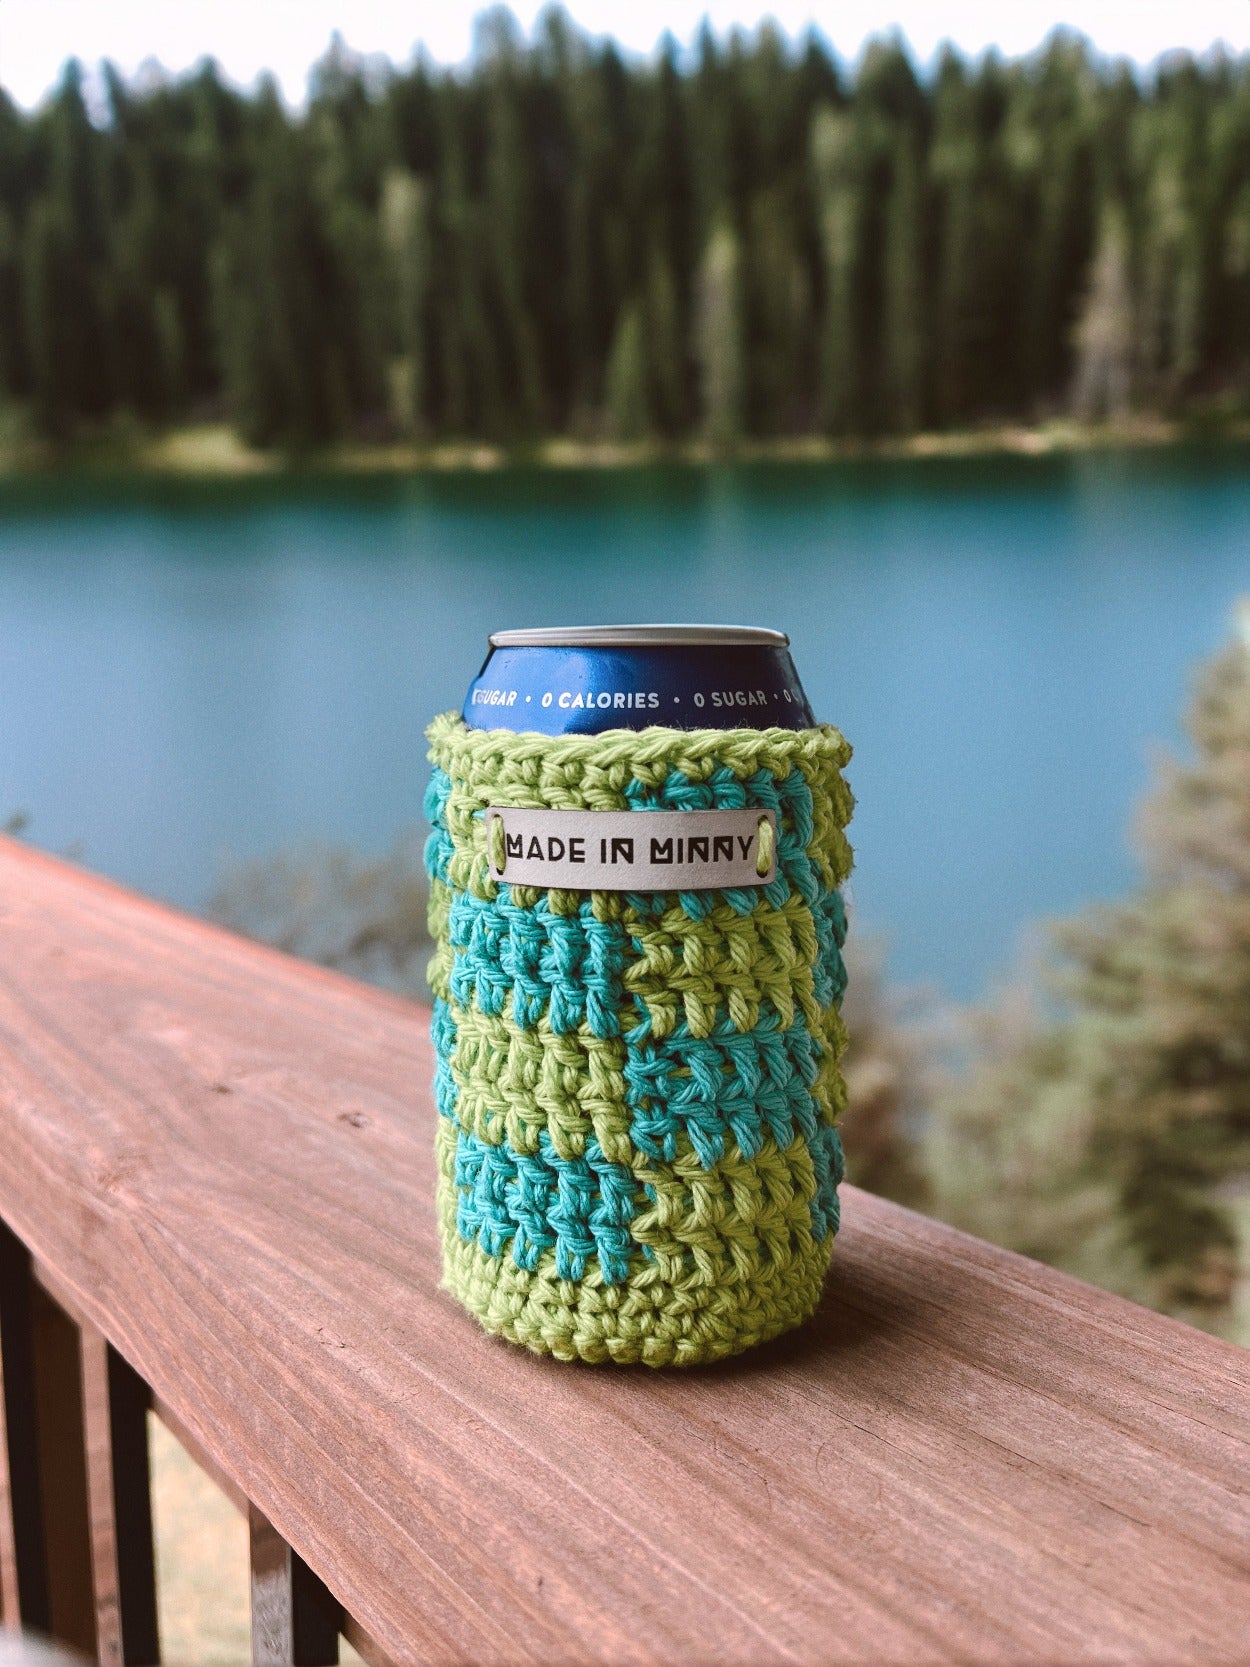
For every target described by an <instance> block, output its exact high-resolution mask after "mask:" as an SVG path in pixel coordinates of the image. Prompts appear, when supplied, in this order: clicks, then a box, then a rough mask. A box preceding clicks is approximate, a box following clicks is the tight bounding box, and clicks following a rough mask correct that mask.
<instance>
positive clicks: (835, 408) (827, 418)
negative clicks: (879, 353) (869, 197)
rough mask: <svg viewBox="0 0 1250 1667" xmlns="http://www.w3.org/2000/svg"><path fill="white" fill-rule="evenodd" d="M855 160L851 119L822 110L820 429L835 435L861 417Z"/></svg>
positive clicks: (818, 157)
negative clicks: (822, 267) (823, 291)
mask: <svg viewBox="0 0 1250 1667" xmlns="http://www.w3.org/2000/svg"><path fill="white" fill-rule="evenodd" d="M857 161H858V159H857V156H856V151H855V136H854V130H853V124H852V118H851V117H850V116H848V115H845V114H842V113H840V112H838V111H836V110H834V109H833V108H832V107H830V106H828V105H826V106H824V107H823V108H822V109H820V110H818V111H817V113H816V116H815V118H814V119H813V122H812V168H813V172H814V174H815V178H816V196H817V202H818V204H819V210H818V212H819V217H820V242H821V250H822V254H823V257H824V278H825V307H824V324H823V329H822V335H821V352H820V398H819V412H820V420H821V425H822V427H824V428H827V429H830V430H832V431H833V432H834V433H846V432H853V431H854V430H855V429H856V428H857V427H858V425H859V418H860V415H861V412H860V405H861V398H862V391H863V382H862V365H861V359H860V348H861V334H860V317H859V308H858V304H857V303H858V279H859V254H860V222H859V214H860V184H861V181H860V172H859V168H858V166H857Z"/></svg>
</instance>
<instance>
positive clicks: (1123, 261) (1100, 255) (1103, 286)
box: [1072, 202, 1135, 421]
mask: <svg viewBox="0 0 1250 1667" xmlns="http://www.w3.org/2000/svg"><path fill="white" fill-rule="evenodd" d="M1134 349H1135V332H1134V328H1133V292H1132V279H1131V274H1130V271H1129V246H1128V226H1127V224H1126V217H1125V214H1124V210H1123V208H1122V207H1121V206H1120V205H1119V204H1118V203H1114V202H1112V203H1107V204H1106V205H1105V207H1104V209H1103V213H1102V229H1101V231H1100V233H1099V237H1098V247H1097V249H1096V251H1095V254H1094V261H1093V269H1092V271H1091V273H1090V280H1089V290H1088V292H1087V294H1086V297H1085V303H1084V305H1083V307H1082V309H1081V315H1080V318H1079V319H1078V320H1077V326H1076V377H1075V382H1074V385H1073V390H1072V406H1073V409H1074V410H1075V412H1076V414H1077V416H1078V417H1082V418H1084V419H1085V420H1086V421H1089V420H1090V419H1094V418H1099V417H1122V416H1123V415H1124V414H1125V413H1126V412H1127V411H1128V409H1129V405H1130V403H1131V401H1132V397H1133V356H1134Z"/></svg>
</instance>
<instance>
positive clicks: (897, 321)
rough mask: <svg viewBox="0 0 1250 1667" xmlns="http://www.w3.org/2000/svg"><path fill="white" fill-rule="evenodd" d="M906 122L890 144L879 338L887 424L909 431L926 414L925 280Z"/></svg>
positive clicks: (916, 174)
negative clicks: (890, 155)
mask: <svg viewBox="0 0 1250 1667" xmlns="http://www.w3.org/2000/svg"><path fill="white" fill-rule="evenodd" d="M917 151H918V146H917V141H916V139H915V136H914V135H913V134H912V133H910V132H909V131H908V130H907V129H906V128H904V129H903V131H902V132H901V133H900V135H899V137H898V141H897V143H896V145H895V150H894V159H893V162H894V165H893V178H892V180H891V185H890V200H889V206H888V210H887V221H886V232H885V304H884V309H883V310H884V318H883V326H882V344H883V352H884V356H885V364H884V367H883V370H884V377H883V380H884V384H885V388H884V393H885V407H886V415H887V420H888V421H889V424H890V427H891V428H894V429H897V430H900V431H901V432H902V433H905V434H906V433H912V432H914V431H915V430H916V429H918V428H919V427H920V425H921V423H922V421H923V420H924V406H925V335H926V318H925V311H924V306H925V300H924V297H925V282H924V227H923V204H922V199H921V179H920V159H919V156H918V154H917Z"/></svg>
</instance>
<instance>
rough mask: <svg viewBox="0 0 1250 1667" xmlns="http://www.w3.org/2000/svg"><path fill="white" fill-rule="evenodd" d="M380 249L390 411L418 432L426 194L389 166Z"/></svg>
mask: <svg viewBox="0 0 1250 1667" xmlns="http://www.w3.org/2000/svg"><path fill="white" fill-rule="evenodd" d="M379 213H380V216H381V223H382V245H383V248H384V249H385V251H386V255H387V258H388V261H389V263H390V273H391V283H392V293H393V304H394V319H395V323H394V341H395V344H396V346H397V347H398V350H399V351H398V354H397V356H396V358H395V359H394V360H393V361H392V364H391V367H390V405H391V413H392V416H393V417H394V418H395V421H396V422H397V423H398V425H399V427H400V428H401V429H402V430H404V431H405V432H406V433H409V434H412V433H417V432H420V431H421V430H422V429H423V427H424V426H425V421H426V418H427V414H428V408H429V362H428V359H429V355H428V350H427V345H426V344H427V320H426V307H427V305H428V302H429V294H430V279H431V266H432V250H431V241H432V240H431V231H430V193H429V187H428V184H427V183H426V181H425V180H423V179H420V178H418V177H417V176H416V175H415V174H412V173H410V172H409V171H408V170H407V169H406V168H392V169H390V171H389V172H388V173H387V175H386V178H385V179H384V181H383V184H382V201H381V205H380V209H379Z"/></svg>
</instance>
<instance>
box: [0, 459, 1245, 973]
mask: <svg viewBox="0 0 1250 1667" xmlns="http://www.w3.org/2000/svg"><path fill="white" fill-rule="evenodd" d="M1243 590H1250V453H1246V452H1244V451H1236V450H1228V449H1223V450H1217V451H1213V452H1208V453H1205V454H1204V453H1189V452H1174V453H1167V454H1137V455H1106V456H1101V455H1100V456H1087V457H1079V458H1078V457H1073V458H1062V459H1027V460H1025V459H1021V460H1004V461H995V462H992V463H990V462H977V463H972V462H946V461H944V462H924V463H905V464H904V463H870V464H869V463H866V464H854V465H852V464H844V465H837V466H831V467H828V468H815V467H785V466H772V467H759V468H739V469H728V468H726V469H708V470H681V469H655V470H646V471H640V472H636V473H594V472H592V473H576V474H573V473H553V472H546V473H538V472H533V471H520V470H518V471H510V472H502V473H497V474H492V475H481V476H473V475H456V476H441V477H434V476H428V477H421V478H418V479H411V480H403V481H393V480H389V481H377V482H352V483H348V484H330V483H326V482H324V481H323V482H317V481H312V482H309V483H308V484H295V485H292V484H290V483H289V482H288V483H286V484H283V485H281V486H279V485H275V484H272V483H269V484H258V485H253V486H247V487H236V486H231V487H220V486H211V485H194V486H191V485H188V486H171V485H164V484H158V485H153V484H151V483H146V484H144V483H134V484H125V483H115V484H111V485H109V486H108V487H103V486H92V485H87V484H83V483H81V482H78V483H74V484H72V485H71V484H63V483H55V482H53V483H42V484H33V483H22V484H18V485H12V484H11V485H8V486H5V487H3V488H0V820H4V819H6V818H7V817H8V816H10V815H11V814H12V813H14V812H16V811H25V812H27V813H28V814H29V816H30V819H31V820H30V826H29V837H30V838H32V839H33V840H34V841H36V842H37V843H39V844H41V845H43V846H46V847H47V848H49V849H52V850H62V851H63V850H72V851H73V852H75V853H76V854H77V855H79V856H80V858H81V860H82V861H84V862H86V863H87V864H88V865H89V866H91V867H94V868H98V869H101V870H103V871H104V872H106V873H108V874H112V875H115V876H117V877H118V878H120V879H122V880H125V881H127V882H129V883H130V884H132V885H135V886H138V887H141V888H142V889H143V890H145V891H149V892H153V893H155V894H156V895H158V896H161V897H166V898H169V899H171V900H173V901H175V902H178V903H181V904H185V905H189V906H191V907H197V906H200V905H202V904H203V903H204V901H205V899H206V898H207V896H208V894H209V893H210V891H211V889H212V887H213V884H214V882H215V880H216V879H217V878H218V876H219V875H220V873H221V871H222V868H223V866H224V865H226V864H228V863H229V862H231V861H233V860H237V859H240V858H248V857H258V856H263V855H265V854H266V853H269V852H273V851H276V850H280V849H298V848H300V847H301V846H307V845H309V844H312V843H320V844H324V843H342V844H346V845H350V846H353V847H355V848H357V849H359V850H361V851H364V852H379V851H382V850H385V849H386V848H387V847H388V846H389V845H390V843H391V842H392V841H393V840H394V839H395V837H396V836H397V835H399V834H400V833H401V832H402V831H403V830H405V829H407V828H410V827H411V826H413V825H414V824H415V823H416V822H417V820H418V818H419V816H420V804H421V790H422V786H423V783H424V778H425V765H424V756H423V755H424V748H423V743H422V739H421V728H422V725H423V723H424V722H425V721H426V719H427V718H428V717H429V715H430V714H431V713H433V712H435V711H437V710H439V709H440V708H443V707H446V706H451V705H458V704H459V702H460V700H461V698H462V695H463V690H464V687H465V685H466V683H467V681H468V679H469V678H470V677H471V676H472V675H473V674H474V673H475V672H476V670H477V669H478V666H479V664H480V661H481V658H482V654H483V650H484V643H485V637H486V633H487V631H488V630H489V629H491V628H492V627H496V626H500V625H504V624H512V625H515V624H542V623H558V622H561V621H566V622H567V621H570V620H572V621H583V620H631V619H664V618H672V619H681V618H693V619H713V620H720V619H724V620H731V621H745V622H748V623H758V624H767V625H776V626H780V627H782V628H783V629H785V630H787V631H789V632H790V634H791V636H792V638H793V641H794V652H795V658H796V660H797V663H798V666H799V669H800V672H801V673H802V676H803V679H804V682H805V683H806V686H807V688H808V691H809V693H810V695H811V697H812V702H813V705H814V706H815V708H816V710H817V711H818V712H819V713H820V715H821V716H823V717H827V718H829V719H832V720H833V721H834V722H836V723H838V724H840V725H841V726H842V727H843V728H844V729H845V731H846V733H847V735H848V736H849V737H850V738H851V740H852V741H853V742H854V744H855V747H856V758H855V762H854V765H853V768H852V781H853V785H854V787H855V790H856V793H857V795H858V797H859V801H860V805H859V809H858V810H857V812H856V818H855V824H854V830H853V831H854V836H855V844H856V847H857V850H858V853H859V861H858V869H857V874H856V878H855V881H854V902H855V906H856V910H857V922H858V926H859V927H860V928H868V929H871V930H873V931H874V932H878V933H881V934H883V935H884V936H885V938H886V940H887V942H888V945H889V954H890V967H891V971H892V972H893V974H894V975H895V976H896V977H898V978H899V979H904V980H921V981H926V982H930V983H932V984H935V985H937V986H938V987H940V988H941V989H943V990H945V991H947V992H948V993H950V994H953V995H957V996H968V995H972V994H975V993H977V992H979V991H980V990H981V989H983V988H984V987H985V985H986V984H987V983H988V982H989V981H991V980H992V979H993V978H994V977H995V976H997V975H998V974H1000V973H1002V972H1003V971H1004V970H1006V969H1008V968H1009V967H1010V966H1011V964H1012V962H1013V958H1014V957H1015V956H1016V954H1017V952H1018V949H1019V946H1020V943H1021V941H1022V935H1025V936H1027V933H1028V929H1029V927H1030V923H1033V922H1035V921H1036V920H1037V919H1038V918H1039V917H1043V916H1048V915H1055V914H1059V913H1063V912H1065V911H1068V910H1071V909H1072V908H1074V907H1076V906H1079V905H1080V904H1081V903H1083V902H1085V901H1086V900H1087V899H1089V898H1092V897H1097V896H1104V897H1105V896H1110V895H1113V894H1115V893H1116V892H1117V891H1118V890H1119V889H1121V888H1122V887H1123V886H1125V885H1126V884H1127V883H1129V881H1130V880H1131V878H1132V874H1133V871H1134V870H1133V861H1132V855H1131V849H1130V843H1129V836H1128V829H1129V821H1130V816H1131V812H1132V809H1133V805H1134V802H1135V800H1136V799H1137V798H1138V796H1139V795H1140V793H1141V791H1142V789H1143V788H1144V786H1145V785H1146V783H1147V780H1148V777H1149V761H1150V757H1151V753H1152V749H1156V748H1157V747H1158V746H1159V745H1160V744H1170V745H1175V744H1176V743H1177V740H1178V719H1179V714H1180V711H1181V707H1182V703H1183V698H1184V695H1185V691H1186V688H1187V684H1188V679H1189V674H1190V671H1191V668H1192V665H1193V662H1194V661H1195V659H1196V658H1197V657H1198V656H1200V655H1204V654H1207V653H1209V652H1210V651H1211V650H1212V649H1213V648H1214V647H1215V646H1217V645H1218V643H1219V642H1220V641H1221V639H1222V638H1223V637H1224V635H1225V634H1226V632H1227V630H1228V626H1229V620H1230V614H1231V608H1232V605H1233V602H1234V599H1235V598H1236V597H1237V595H1238V594H1239V593H1240V592H1242V591H1243Z"/></svg>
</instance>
